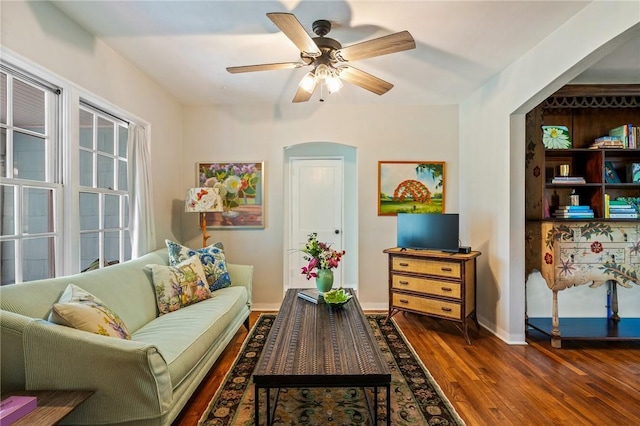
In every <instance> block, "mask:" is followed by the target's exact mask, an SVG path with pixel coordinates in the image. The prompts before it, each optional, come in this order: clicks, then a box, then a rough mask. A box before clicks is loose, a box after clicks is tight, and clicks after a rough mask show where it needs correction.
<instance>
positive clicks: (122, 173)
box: [118, 161, 129, 191]
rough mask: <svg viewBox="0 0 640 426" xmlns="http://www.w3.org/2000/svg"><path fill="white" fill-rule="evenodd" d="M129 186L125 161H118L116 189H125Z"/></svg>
mask: <svg viewBox="0 0 640 426" xmlns="http://www.w3.org/2000/svg"><path fill="white" fill-rule="evenodd" d="M128 188H129V184H128V182H127V162H126V161H118V189H119V190H120V191H126V190H127V189H128Z"/></svg>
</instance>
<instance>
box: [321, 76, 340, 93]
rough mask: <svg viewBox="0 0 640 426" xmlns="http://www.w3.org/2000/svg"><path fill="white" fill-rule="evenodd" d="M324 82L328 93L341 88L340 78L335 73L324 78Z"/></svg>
mask: <svg viewBox="0 0 640 426" xmlns="http://www.w3.org/2000/svg"><path fill="white" fill-rule="evenodd" d="M324 81H325V84H326V85H327V89H329V93H336V92H337V91H338V90H340V89H342V86H343V84H342V80H340V77H338V76H337V75H331V76H329V77H327V78H325V80H324Z"/></svg>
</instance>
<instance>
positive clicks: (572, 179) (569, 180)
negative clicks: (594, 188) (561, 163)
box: [551, 176, 587, 185]
mask: <svg viewBox="0 0 640 426" xmlns="http://www.w3.org/2000/svg"><path fill="white" fill-rule="evenodd" d="M551 183H554V184H561V185H575V184H577V183H587V181H585V180H584V178H583V177H582V176H556V177H554V178H553V179H551Z"/></svg>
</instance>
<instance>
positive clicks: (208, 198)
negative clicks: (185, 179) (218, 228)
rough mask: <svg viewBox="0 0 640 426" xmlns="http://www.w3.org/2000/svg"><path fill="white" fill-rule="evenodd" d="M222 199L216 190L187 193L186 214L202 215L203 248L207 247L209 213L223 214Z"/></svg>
mask: <svg viewBox="0 0 640 426" xmlns="http://www.w3.org/2000/svg"><path fill="white" fill-rule="evenodd" d="M222 207H223V206H222V197H220V193H219V192H218V190H217V189H215V188H190V189H189V191H188V192H187V201H186V202H185V205H184V211H185V212H196V213H200V229H202V247H206V246H207V240H208V239H209V237H210V235H207V217H206V213H207V212H221V211H222V210H223V208H222Z"/></svg>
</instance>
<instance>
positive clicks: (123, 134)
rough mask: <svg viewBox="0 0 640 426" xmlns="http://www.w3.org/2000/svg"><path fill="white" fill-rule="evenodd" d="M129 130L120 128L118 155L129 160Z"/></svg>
mask: <svg viewBox="0 0 640 426" xmlns="http://www.w3.org/2000/svg"><path fill="white" fill-rule="evenodd" d="M128 138H129V130H128V129H127V128H126V127H122V126H118V155H119V156H120V157H122V158H127V143H128Z"/></svg>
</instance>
